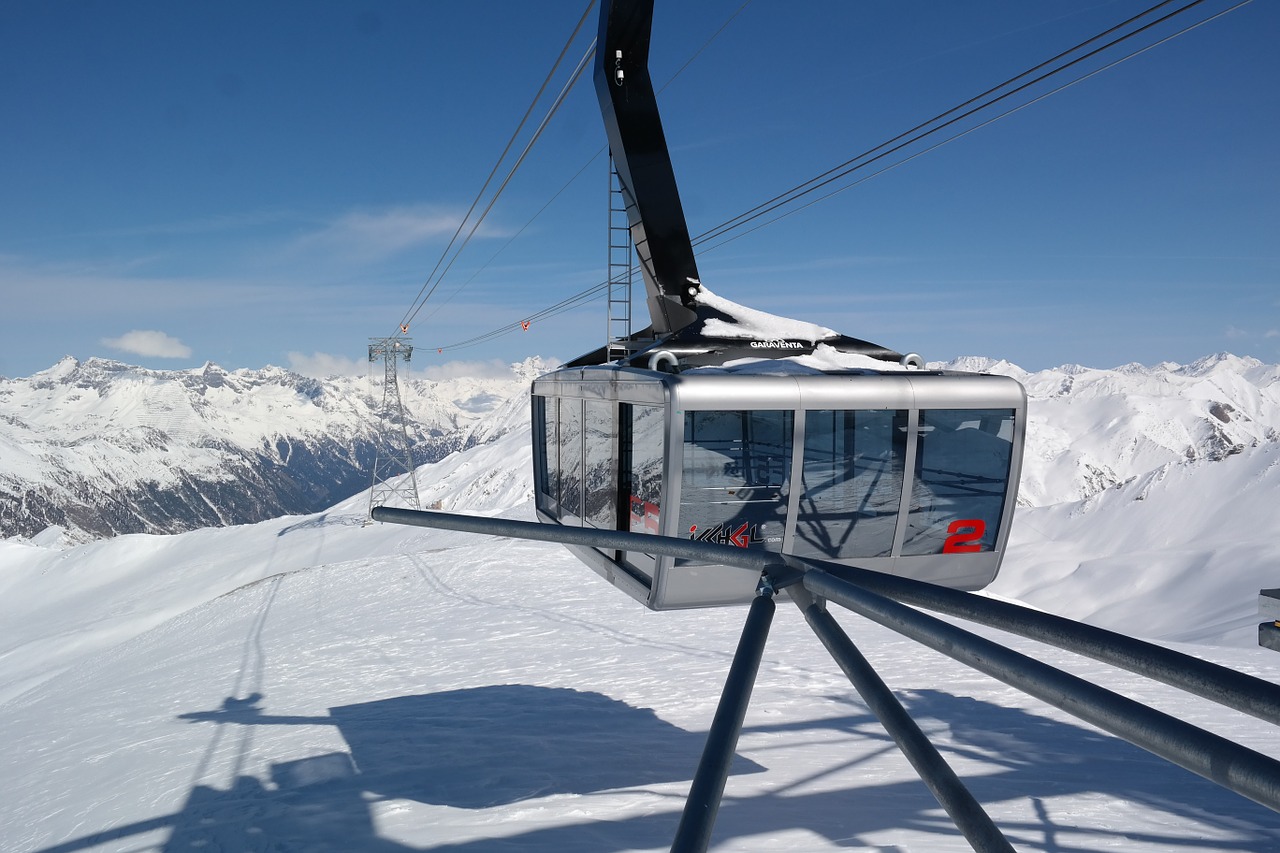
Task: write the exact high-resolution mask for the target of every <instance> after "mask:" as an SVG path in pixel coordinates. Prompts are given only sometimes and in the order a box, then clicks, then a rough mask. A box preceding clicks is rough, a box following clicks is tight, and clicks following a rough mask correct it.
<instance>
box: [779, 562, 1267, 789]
mask: <svg viewBox="0 0 1280 853" xmlns="http://www.w3.org/2000/svg"><path fill="white" fill-rule="evenodd" d="M802 583H803V584H804V588H805V589H806V590H808V591H809V592H810V593H812V594H813V595H817V596H821V597H824V598H828V599H830V600H832V601H835V602H837V603H839V604H842V605H844V606H845V607H848V608H849V609H850V610H853V611H854V612H855V613H859V614H861V615H863V616H865V617H867V618H868V619H871V620H873V621H875V622H878V623H880V624H881V625H884V626H885V627H887V628H891V629H892V630H894V631H897V632H898V633H900V634H902V635H904V636H906V637H909V638H911V639H913V640H915V641H917V642H919V643H921V644H923V645H926V646H928V647H929V648H931V649H934V650H935V651H939V652H942V653H943V654H945V655H949V656H950V657H953V658H955V659H956V660H958V661H960V662H961V663H964V664H966V665H968V666H971V667H973V668H974V669H976V670H978V671H980V672H984V673H986V674H987V675H990V676H991V677H993V678H997V679H999V680H1000V681H1003V682H1004V683H1006V684H1009V685H1011V686H1013V687H1016V688H1017V689H1019V690H1021V691H1023V692H1024V693H1027V694H1028V695H1031V696H1034V697H1036V698H1037V699H1040V700H1042V701H1044V702H1047V703H1048V704H1050V705H1053V706H1054V707H1056V708H1060V709H1061V710H1063V711H1066V712H1067V713H1068V714H1071V715H1073V716H1075V717H1078V718H1079V719H1081V720H1084V721H1085V722H1088V723H1092V724H1093V725H1095V726H1097V727H1098V728H1100V729H1102V730H1103V731H1107V732H1110V733H1111V734H1114V735H1116V736H1118V737H1121V738H1123V739H1125V740H1127V741H1129V742H1130V743H1132V744H1134V745H1136V746H1140V747H1142V748H1143V749H1145V750H1147V751H1148V752H1152V753H1154V754H1156V755H1158V756H1160V757H1161V758H1164V759H1166V760H1168V761H1171V762H1173V763H1174V764H1177V765H1178V766H1179V767H1182V768H1185V769H1187V770H1190V771H1191V772H1192V773H1195V774H1197V775H1199V776H1203V777H1204V778H1206V779H1208V780H1210V781H1212V782H1215V783H1217V784H1218V785H1221V786H1222V787H1224V788H1228V789H1230V790H1232V791H1235V792H1236V793H1237V794H1240V795H1242V796H1244V797H1248V798H1249V799H1251V800H1253V801H1254V802H1256V803H1260V804H1261V805H1264V806H1266V807H1267V808H1269V809H1271V810H1273V811H1280V761H1276V760H1275V759H1273V758H1269V757H1268V756H1265V755H1262V754H1261V753H1258V752H1255V751H1254V750H1251V749H1248V748H1247V747H1243V746H1241V745H1239V744H1237V743H1233V742H1231V741H1229V740H1227V739H1226V738H1223V737H1219V736H1218V735H1215V734H1213V733H1212V732H1207V731H1205V730H1203V729H1200V728H1197V727H1196V726H1193V725H1191V724H1189V723H1186V722H1183V721H1182V720H1179V719H1177V718H1176V717H1171V716H1169V715H1168V714H1165V713H1162V712H1160V711H1157V710H1155V709H1154V708H1151V707H1148V706H1146V705H1143V704H1142V703H1140V702H1136V701H1134V700H1132V699H1129V698H1127V697H1124V696H1121V695H1119V694H1118V693H1113V692H1112V691H1110V690H1107V689H1106V688H1103V687H1099V686H1098V685H1096V684H1091V683H1090V682H1088V681H1085V680H1084V679H1082V678H1077V677H1076V676H1074V675H1070V674H1069V673H1066V672H1063V671H1061V670H1059V669H1055V668H1053V667H1051V666H1049V665H1048V664H1044V663H1041V662H1040V661H1038V660H1035V659H1033V658H1030V657H1027V656H1026V655H1023V654H1020V653H1018V652H1015V651H1013V650H1012V649H1007V648H1005V647H1004V646H1001V645H1000V644H998V643H994V642H992V641H991V640H988V639H986V638H984V637H979V636H977V635H975V634H971V633H970V632H968V631H965V630H963V629H961V628H957V627H955V626H954V625H950V624H948V623H946V622H943V621H942V620H940V619H937V618H935V617H933V616H929V615H927V614H924V613H920V612H919V611H916V610H913V609H911V608H910V607H907V606H906V605H904V604H899V603H898V602H896V601H893V600H891V599H888V598H885V597H883V596H881V595H877V594H876V593H873V592H870V591H868V590H866V589H862V588H861V587H859V586H857V585H855V584H853V583H850V582H849V581H847V580H843V579H841V578H837V577H834V576H833V575H830V574H828V573H826V572H824V571H821V570H812V571H809V572H807V573H806V574H805V575H804V579H803V581H802Z"/></svg>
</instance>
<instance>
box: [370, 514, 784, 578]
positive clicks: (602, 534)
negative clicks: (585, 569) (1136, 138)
mask: <svg viewBox="0 0 1280 853" xmlns="http://www.w3.org/2000/svg"><path fill="white" fill-rule="evenodd" d="M372 517H373V520H374V521H386V522H390V523H392V524H408V525H412V526H414V527H431V528H435V529H438V530H458V531H462V532H464V533H483V534H486V535H489V536H509V537H511V538H513V539H533V540H536V541H539V542H559V543H560V544H562V545H585V546H586V547H588V548H601V549H604V550H617V551H635V552H637V553H641V554H657V555H662V556H668V557H678V558H680V559H685V560H699V561H702V562H708V563H723V564H724V565H726V566H737V567H739V568H742V569H752V570H754V571H756V572H762V571H764V569H765V568H766V567H767V566H776V565H777V564H778V555H777V554H774V553H771V552H767V551H759V550H754V549H747V548H734V547H732V546H730V545H718V544H716V543H714V542H695V541H693V540H690V539H677V538H676V537H674V536H659V535H657V534H653V533H631V532H629V531H626V530H599V529H597V528H595V527H568V526H565V525H563V524H542V523H540V522H537V521H518V520H516V519H511V518H484V517H482V516H475V515H462V514H461V513H456V512H432V511H428V510H414V509H401V508H400V507H390V506H379V507H374V508H373V513H372Z"/></svg>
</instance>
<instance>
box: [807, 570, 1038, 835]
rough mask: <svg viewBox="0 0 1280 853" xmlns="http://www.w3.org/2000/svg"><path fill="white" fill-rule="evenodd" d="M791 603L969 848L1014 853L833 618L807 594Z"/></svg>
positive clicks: (988, 816) (992, 822)
mask: <svg viewBox="0 0 1280 853" xmlns="http://www.w3.org/2000/svg"><path fill="white" fill-rule="evenodd" d="M791 597H792V599H793V600H794V601H795V603H796V606H797V607H799V608H800V611H801V612H802V613H803V614H804V618H805V621H806V622H808V623H809V627H810V628H812V629H813V632H814V633H815V634H817V635H818V639H819V640H821V641H822V645H823V646H825V647H826V649H827V651H828V652H830V653H831V656H832V657H833V658H835V661H836V663H838V664H839V665H840V669H841V670H843V671H844V674H845V675H846V676H848V677H849V681H850V682H852V683H853V686H854V688H855V689H856V690H857V691H858V695H859V696H861V697H862V699H863V701H864V702H866V703H867V707H869V708H870V709H871V712H872V713H873V714H875V715H876V717H877V718H878V719H879V720H880V722H881V724H882V725H883V726H884V728H885V731H886V732H888V733H889V736H890V737H891V738H893V741H894V743H896V744H897V745H898V748H899V749H900V750H902V754H903V755H905V756H906V758H907V761H909V762H911V766H912V767H914V768H915V770H916V772H917V773H918V774H920V779H921V781H923V782H924V784H925V786H926V787H928V789H929V791H930V792H932V794H933V796H934V797H935V798H936V799H937V800H938V804H939V805H941V806H942V807H943V808H944V809H945V810H946V812H947V814H948V815H950V816H951V819H952V820H953V821H955V824H956V828H957V829H959V830H960V832H961V834H963V835H964V837H965V839H966V840H967V841H968V842H969V845H970V846H971V847H973V849H974V850H976V851H978V853H996V851H1000V853H1013V851H1014V848H1013V845H1012V844H1010V843H1009V840H1008V839H1007V838H1005V837H1004V833H1002V832H1001V831H1000V829H999V827H997V826H996V825H995V822H994V821H992V820H991V816H990V815H988V814H987V812H986V810H985V809H984V808H983V807H982V804H981V803H979V802H978V800H977V798H975V797H974V796H973V794H972V793H971V792H970V791H969V789H968V788H967V787H965V784H964V782H962V781H961V780H960V777H959V776H957V775H956V773H955V771H954V770H952V769H951V765H949V764H947V761H946V759H945V758H943V757H942V753H940V752H938V749H937V747H935V746H934V745H933V744H932V743H931V742H930V741H929V738H928V737H927V736H925V733H924V732H923V731H922V730H921V729H920V726H918V725H917V724H916V721H915V720H913V719H911V715H910V714H908V713H907V709H906V708H904V707H902V703H901V702H899V701H898V697H896V696H894V695H893V692H892V691H891V690H890V689H889V687H888V685H886V684H885V683H884V680H883V679H881V678H880V675H879V674H878V673H877V672H876V671H875V669H874V668H873V667H872V666H871V663H870V662H869V661H868V660H867V659H866V657H865V656H864V655H863V654H862V652H861V651H859V649H858V647H857V646H856V645H854V642H853V640H851V639H850V638H849V635H848V634H846V633H845V632H844V631H843V630H842V629H841V628H840V625H839V624H838V623H837V622H836V620H835V619H834V618H832V616H831V614H830V613H828V612H827V611H826V609H825V608H824V607H823V606H822V604H821V603H820V602H819V601H818V600H816V599H814V597H813V596H811V595H809V594H808V593H807V592H806V591H804V590H795V589H793V590H792V591H791Z"/></svg>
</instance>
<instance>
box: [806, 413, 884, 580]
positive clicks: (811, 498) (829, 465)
mask: <svg viewBox="0 0 1280 853" xmlns="http://www.w3.org/2000/svg"><path fill="white" fill-rule="evenodd" d="M906 424H907V413H906V412H905V411H851V412H841V411H818V412H806V413H805V427H804V470H803V471H802V473H801V480H802V483H803V486H804V490H803V492H802V493H801V495H800V507H799V511H798V512H797V516H796V534H795V543H794V545H793V546H792V551H793V552H794V553H795V554H796V555H798V556H801V557H818V558H822V559H835V558H843V557H887V556H889V554H890V552H891V551H892V550H893V534H894V530H895V528H896V527H897V520H898V508H899V507H900V506H901V503H902V473H903V467H904V460H905V457H906V439H907V436H906V432H905V430H906Z"/></svg>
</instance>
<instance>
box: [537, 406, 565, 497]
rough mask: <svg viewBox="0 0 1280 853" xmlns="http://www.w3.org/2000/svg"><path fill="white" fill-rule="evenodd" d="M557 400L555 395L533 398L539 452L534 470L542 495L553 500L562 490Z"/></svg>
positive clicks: (538, 488)
mask: <svg viewBox="0 0 1280 853" xmlns="http://www.w3.org/2000/svg"><path fill="white" fill-rule="evenodd" d="M556 402H557V401H556V399H555V398H554V397H552V398H551V399H547V398H546V397H534V398H533V417H534V427H533V436H534V440H535V441H536V442H537V443H538V452H537V453H536V454H535V458H536V459H537V464H538V467H537V470H536V471H535V472H534V473H535V479H536V480H537V483H536V484H535V485H536V488H537V490H538V493H539V494H540V495H544V496H546V497H548V498H550V499H551V500H553V501H554V500H557V498H558V497H559V491H560V490H559V485H558V483H559V472H558V471H557V466H558V465H559V457H560V452H559V451H560V448H559V440H558V439H557V438H556Z"/></svg>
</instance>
